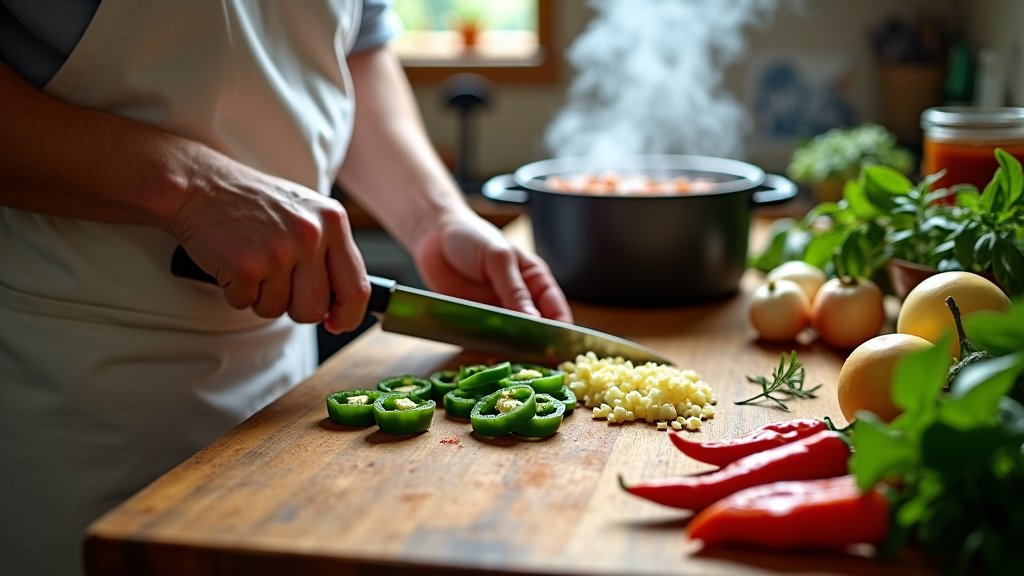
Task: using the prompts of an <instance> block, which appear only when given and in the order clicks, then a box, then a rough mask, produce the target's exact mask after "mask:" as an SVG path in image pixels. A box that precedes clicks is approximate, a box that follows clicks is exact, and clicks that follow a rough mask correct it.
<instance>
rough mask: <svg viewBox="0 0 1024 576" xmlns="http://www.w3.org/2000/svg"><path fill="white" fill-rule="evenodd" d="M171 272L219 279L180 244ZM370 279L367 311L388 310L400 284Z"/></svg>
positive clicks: (206, 279) (214, 281) (212, 281)
mask: <svg viewBox="0 0 1024 576" xmlns="http://www.w3.org/2000/svg"><path fill="white" fill-rule="evenodd" d="M171 274H173V275H175V276H177V277H179V278H188V279H189V280H198V281H199V282H205V283H207V284H213V285H214V286H216V285H217V279H216V278H214V277H213V276H212V275H210V274H208V273H207V272H206V270H203V269H202V268H200V267H199V264H196V261H195V260H193V259H192V257H191V256H189V254H188V252H186V251H185V248H184V247H183V246H178V247H177V248H175V249H174V253H173V254H171ZM367 278H369V280H370V301H369V303H368V304H367V306H366V312H367V313H376V314H383V313H385V312H387V310H388V304H389V303H390V302H391V293H392V292H394V290H395V286H397V285H398V283H397V282H395V281H394V280H390V279H388V278H381V277H380V276H373V275H368V276H367ZM331 301H334V294H333V293H332V294H331Z"/></svg>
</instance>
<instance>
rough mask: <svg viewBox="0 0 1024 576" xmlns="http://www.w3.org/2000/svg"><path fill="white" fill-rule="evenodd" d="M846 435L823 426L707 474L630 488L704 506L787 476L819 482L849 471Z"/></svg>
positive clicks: (668, 502)
mask: <svg viewBox="0 0 1024 576" xmlns="http://www.w3.org/2000/svg"><path fill="white" fill-rule="evenodd" d="M843 438H844V437H843V435H842V434H840V433H839V432H834V431H832V430H823V431H821V432H818V433H817V434H815V435H813V436H810V437H808V438H802V439H800V440H797V441H796V442H792V443H790V444H783V445H782V446H777V447H775V448H769V449H768V450H765V451H764V452H758V453H757V454H751V455H750V456H746V457H744V458H740V459H739V460H737V461H735V462H733V463H732V464H729V465H728V466H726V467H724V468H720V469H718V470H715V471H713V472H709V473H706V474H696V475H693V476H682V477H676V478H666V479H662V480H651V481H647V482H641V483H639V484H634V485H633V486H626V484H625V482H623V481H622V478H621V477H620V478H619V483H620V484H622V487H623V489H625V490H626V491H628V492H629V493H630V494H633V495H635V496H639V497H641V498H646V499H648V500H651V501H652V502H657V503H659V504H664V505H665V506H671V507H673V508H685V509H688V510H703V509H704V508H707V507H708V506H710V505H712V504H714V503H715V502H717V501H718V500H721V499H722V498H725V497H726V496H729V495H730V494H734V493H736V492H739V491H740V490H743V489H744V488H749V487H751V486H759V485H761V484H769V483H772V482H778V481H781V480H814V479H818V478H832V477H834V476H842V475H844V474H846V473H847V472H848V471H847V467H846V462H847V460H848V459H849V456H850V447H849V446H848V445H847V444H846V441H845V440H844V439H843Z"/></svg>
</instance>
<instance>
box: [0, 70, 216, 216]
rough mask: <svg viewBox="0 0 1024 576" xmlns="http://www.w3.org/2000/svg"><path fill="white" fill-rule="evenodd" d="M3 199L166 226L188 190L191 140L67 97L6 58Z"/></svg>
mask: <svg viewBox="0 0 1024 576" xmlns="http://www.w3.org/2000/svg"><path fill="white" fill-rule="evenodd" d="M0 110H3V111H4V112H3V114H0V146H2V148H3V154H0V204H2V205H4V206H8V207H12V208H18V209H22V210H29V211H33V212H40V213H44V214H50V215H55V216H65V217H72V218H82V219H88V220H97V221H102V222H115V223H124V224H143V225H150V226H156V227H160V228H164V229H166V228H167V227H168V226H169V225H170V222H171V221H172V219H173V216H174V214H175V212H176V211H177V209H178V207H179V206H180V203H181V202H182V200H183V196H184V195H185V193H186V190H187V187H188V184H187V181H188V180H189V174H190V172H191V171H192V170H193V167H192V166H191V165H190V164H191V160H190V154H189V148H190V147H197V146H200V145H198V144H195V143H193V142H190V141H187V140H185V139H183V138H179V137H177V136H174V135H172V134H169V133H166V132H163V131H160V130H157V129H155V128H152V127H150V126H147V125H145V124H142V123H140V122H136V121H133V120H130V119H127V118H123V117H120V116H116V115H114V114H109V113H105V112H100V111H97V110H90V109H87V108H82V107H79V106H75V105H72V104H69V103H67V102H63V101H61V100H59V99H57V98H54V97H52V96H50V95H48V94H46V93H45V92H43V91H41V90H39V89H37V88H35V87H34V86H31V85H30V84H28V83H26V82H25V81H24V80H22V79H21V78H20V77H18V76H17V75H16V74H14V72H12V71H11V70H10V68H8V67H7V66H6V65H4V64H2V63H0Z"/></svg>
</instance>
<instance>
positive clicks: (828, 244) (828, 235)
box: [804, 229, 846, 269]
mask: <svg viewBox="0 0 1024 576" xmlns="http://www.w3.org/2000/svg"><path fill="white" fill-rule="evenodd" d="M845 237H846V231H845V230H839V229H832V230H827V231H825V232H822V233H821V234H819V235H818V236H816V237H814V238H812V239H811V241H810V242H808V243H807V251H806V252H804V260H806V261H807V262H809V263H811V264H814V265H815V266H817V267H818V268H821V269H825V267H826V266H828V265H829V264H830V263H831V262H832V256H833V255H834V254H835V253H836V248H838V247H839V245H840V244H841V243H842V242H843V239H844V238H845Z"/></svg>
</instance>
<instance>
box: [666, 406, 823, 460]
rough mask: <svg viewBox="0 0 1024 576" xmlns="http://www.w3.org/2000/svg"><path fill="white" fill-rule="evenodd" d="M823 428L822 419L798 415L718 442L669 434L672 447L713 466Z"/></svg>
mask: <svg viewBox="0 0 1024 576" xmlns="http://www.w3.org/2000/svg"><path fill="white" fill-rule="evenodd" d="M827 429H828V426H827V425H826V424H825V421H824V420H815V419H812V418H798V419H795V420H786V421H783V422H773V423H771V424H766V425H764V426H761V427H760V428H757V429H755V430H753V431H752V432H748V433H747V434H744V435H742V436H737V437H735V438H732V439H731V440H722V441H719V442H698V441H695V440H690V439H689V438H687V437H686V436H684V435H683V433H682V432H673V433H672V434H671V435H670V436H669V438H670V439H671V440H672V444H674V445H675V447H676V448H678V449H679V450H680V451H681V452H682V453H683V454H686V455H687V456H689V457H690V458H693V459H694V460H700V461H701V462H706V463H708V464H714V465H715V466H725V465H727V464H730V463H732V462H735V461H737V460H739V459H740V458H743V457H744V456H749V455H751V454H756V453H757V452H762V451H764V450H767V449H769V448H773V447H775V446H781V445H783V444H789V443H790V442H795V441H797V440H799V439H801V438H806V437H808V436H811V435H813V434H816V433H818V432H821V431H822V430H827Z"/></svg>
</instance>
